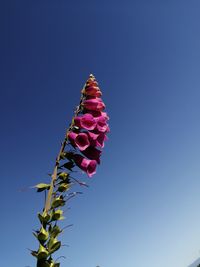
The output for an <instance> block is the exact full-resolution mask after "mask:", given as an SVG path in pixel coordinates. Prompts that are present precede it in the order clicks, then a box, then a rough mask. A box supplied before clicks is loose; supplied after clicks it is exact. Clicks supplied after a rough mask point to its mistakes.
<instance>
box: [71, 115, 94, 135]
mask: <svg viewBox="0 0 200 267" xmlns="http://www.w3.org/2000/svg"><path fill="white" fill-rule="evenodd" d="M74 123H75V125H76V126H78V127H81V128H83V129H86V130H89V131H91V130H94V128H95V127H96V125H97V122H96V120H95V118H94V117H93V116H92V114H89V113H86V114H84V115H83V116H81V117H75V118H74Z"/></svg>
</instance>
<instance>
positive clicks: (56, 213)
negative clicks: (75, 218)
mask: <svg viewBox="0 0 200 267" xmlns="http://www.w3.org/2000/svg"><path fill="white" fill-rule="evenodd" d="M62 214H63V211H62V210H60V209H59V210H55V211H53V212H52V217H51V218H52V221H57V220H61V218H63V216H62Z"/></svg>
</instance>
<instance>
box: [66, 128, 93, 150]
mask: <svg viewBox="0 0 200 267" xmlns="http://www.w3.org/2000/svg"><path fill="white" fill-rule="evenodd" d="M68 138H69V141H70V142H71V143H72V144H73V145H75V146H77V147H78V149H79V150H80V151H82V150H85V149H86V148H87V147H89V145H90V142H89V139H88V135H87V134H86V133H78V134H77V133H75V132H72V131H71V132H69V133H68Z"/></svg>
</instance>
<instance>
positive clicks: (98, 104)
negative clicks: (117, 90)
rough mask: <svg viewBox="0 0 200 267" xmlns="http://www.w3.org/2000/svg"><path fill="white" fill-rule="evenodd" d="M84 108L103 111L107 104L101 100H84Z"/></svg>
mask: <svg viewBox="0 0 200 267" xmlns="http://www.w3.org/2000/svg"><path fill="white" fill-rule="evenodd" d="M82 106H83V108H84V109H86V110H94V111H102V110H104V109H105V104H104V103H103V101H102V100H101V98H93V99H88V100H84V101H83V103H82Z"/></svg>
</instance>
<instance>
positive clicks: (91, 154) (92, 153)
mask: <svg viewBox="0 0 200 267" xmlns="http://www.w3.org/2000/svg"><path fill="white" fill-rule="evenodd" d="M82 153H83V155H84V156H86V157H87V158H89V159H91V160H95V161H96V162H97V163H98V164H100V156H101V153H102V152H101V151H100V150H98V149H96V148H95V147H91V146H90V147H88V148H87V149H86V150H84V151H82Z"/></svg>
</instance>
